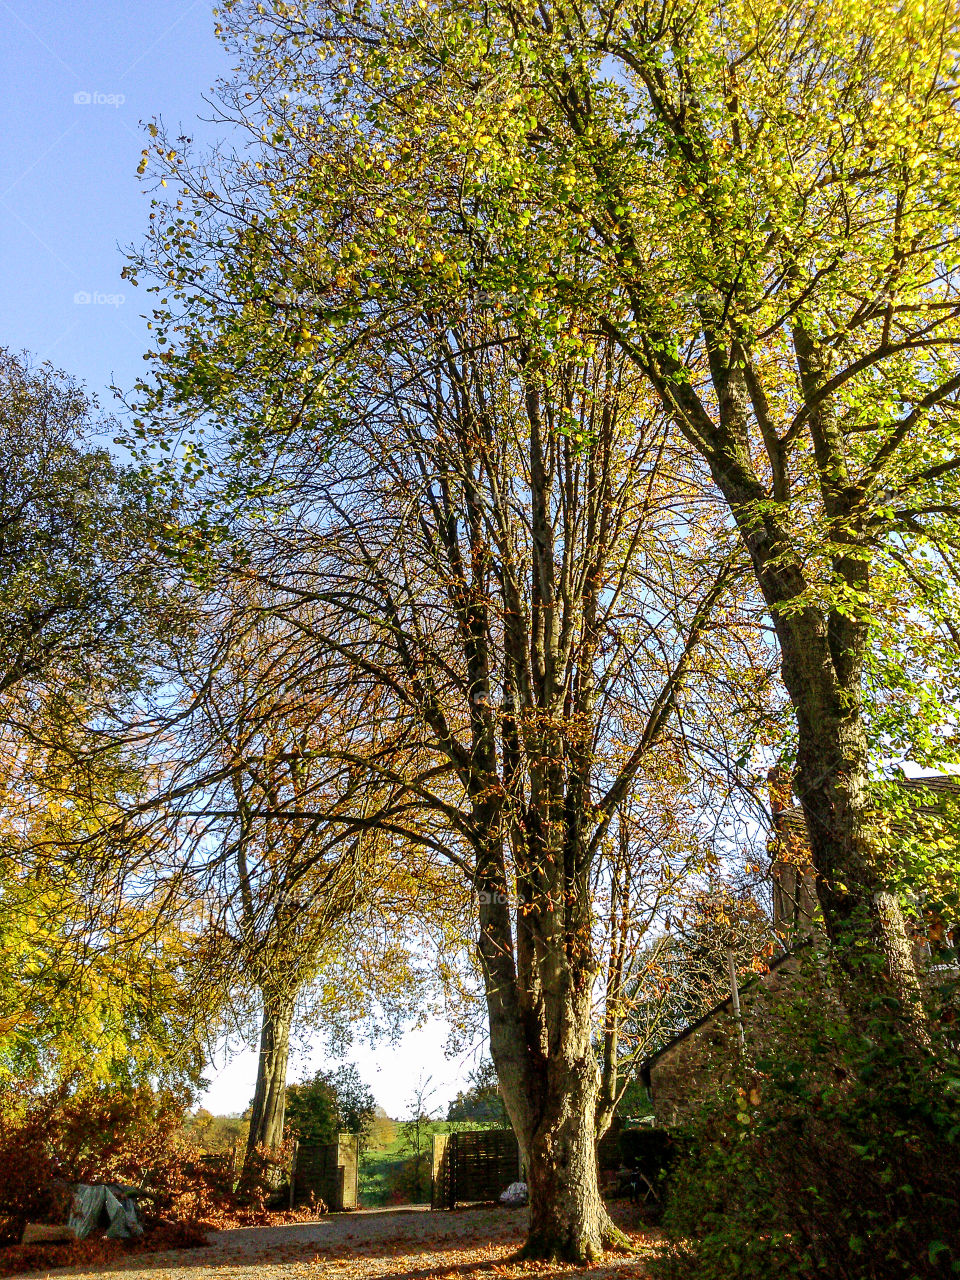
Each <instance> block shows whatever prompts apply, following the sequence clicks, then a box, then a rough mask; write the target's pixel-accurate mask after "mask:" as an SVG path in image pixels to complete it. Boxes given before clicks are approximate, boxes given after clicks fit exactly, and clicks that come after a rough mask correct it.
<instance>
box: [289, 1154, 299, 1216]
mask: <svg viewBox="0 0 960 1280" xmlns="http://www.w3.org/2000/svg"><path fill="white" fill-rule="evenodd" d="M299 1147H300V1143H299V1142H298V1141H297V1139H296V1138H294V1140H293V1153H292V1155H291V1156H290V1208H291V1209H292V1208H293V1202H294V1197H295V1196H296V1185H297V1151H298V1149H299Z"/></svg>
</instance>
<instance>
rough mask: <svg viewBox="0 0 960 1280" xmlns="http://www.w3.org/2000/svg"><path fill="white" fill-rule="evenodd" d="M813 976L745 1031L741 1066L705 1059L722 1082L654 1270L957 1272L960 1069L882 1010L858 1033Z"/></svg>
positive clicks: (725, 1274)
mask: <svg viewBox="0 0 960 1280" xmlns="http://www.w3.org/2000/svg"><path fill="white" fill-rule="evenodd" d="M806 965H807V967H808V968H809V965H810V959H809V958H808V959H807V961H806ZM807 979H808V980H807V981H805V982H802V983H799V984H797V987H798V989H797V990H795V991H794V992H793V993H792V994H791V995H790V996H789V997H784V998H783V999H781V1000H779V1001H778V1002H777V1003H775V1004H773V1005H772V1006H768V1007H767V1009H766V1011H765V1017H764V1020H763V1023H762V1026H761V1027H760V1028H759V1029H756V1028H754V1029H750V1028H748V1043H747V1050H746V1053H745V1055H744V1056H743V1058H742V1059H738V1058H736V1057H735V1056H734V1055H732V1053H731V1050H730V1049H729V1047H728V1048H726V1049H719V1048H718V1049H715V1050H714V1052H715V1055H716V1061H715V1062H714V1063H713V1064H712V1066H713V1071H712V1075H713V1079H714V1080H715V1081H717V1083H716V1085H715V1087H714V1089H713V1092H712V1094H711V1096H710V1097H708V1098H706V1099H704V1100H703V1103H702V1105H701V1107H700V1108H699V1110H698V1111H697V1112H696V1114H694V1115H693V1116H692V1117H691V1119H690V1122H689V1124H688V1132H687V1137H688V1140H689V1142H690V1147H689V1148H688V1153H687V1154H686V1155H685V1156H684V1158H683V1159H682V1160H681V1161H680V1162H679V1165H678V1167H677V1168H676V1170H675V1171H674V1173H673V1175H672V1177H671V1184H670V1194H669V1197H668V1203H667V1207H666V1213H665V1216H664V1227H665V1229H666V1230H667V1232H668V1235H669V1236H670V1237H672V1241H673V1247H672V1250H671V1251H670V1252H669V1253H668V1254H666V1255H665V1256H664V1257H663V1259H662V1260H661V1262H660V1264H659V1274H660V1275H662V1276H665V1277H671V1278H674V1280H681V1278H683V1280H693V1278H695V1280H721V1278H722V1280H728V1278H729V1277H731V1276H736V1277H737V1278H738V1280H754V1277H756V1280H760V1277H763V1280H774V1278H776V1277H788V1276H789V1277H804V1278H805V1277H814V1276H816V1277H825V1276H829V1277H837V1278H838V1280H841V1278H842V1280H848V1278H849V1280H888V1278H891V1280H892V1277H898V1278H900V1277H902V1278H904V1280H909V1278H913V1277H916V1278H918V1280H926V1277H934V1276H939V1277H942V1276H946V1275H950V1274H954V1275H956V1274H960V1214H958V1209H957V1205H958V1202H960V1070H958V1066H957V1063H956V1061H955V1059H954V1057H953V1055H952V1052H951V1050H950V1048H949V1046H948V1045H946V1044H945V1043H941V1044H937V1045H935V1046H934V1047H933V1048H932V1049H931V1051H930V1052H929V1053H928V1054H926V1055H922V1054H918V1053H917V1052H916V1050H915V1049H908V1047H907V1046H906V1045H905V1044H904V1043H903V1041H902V1040H901V1039H900V1038H899V1037H898V1035H897V1033H896V1031H895V1029H894V1026H895V1024H894V1023H893V1022H892V1020H891V1019H890V1018H889V1016H888V1013H889V1009H888V1008H884V1007H883V1005H882V1002H880V1003H879V1004H878V1007H877V1008H876V1009H875V1011H874V1014H875V1016H874V1021H873V1024H872V1026H871V1027H870V1029H869V1030H870V1034H869V1036H858V1035H856V1034H855V1033H854V1032H853V1030H852V1028H851V1027H850V1026H849V1025H848V1024H847V1023H846V1022H845V1020H844V1018H843V1015H842V1013H841V1011H840V1009H839V1007H838V1006H837V1005H836V1003H834V1004H833V1005H832V1006H831V1005H830V1004H829V1001H828V1000H827V999H826V998H825V997H824V995H823V993H822V991H820V993H819V994H818V995H815V996H814V995H811V994H809V993H811V992H816V991H818V988H819V983H818V982H817V980H816V975H815V974H811V973H808V975H807ZM803 992H806V993H808V994H802V993H803ZM724 1055H726V1061H723V1060H722V1059H723V1058H724Z"/></svg>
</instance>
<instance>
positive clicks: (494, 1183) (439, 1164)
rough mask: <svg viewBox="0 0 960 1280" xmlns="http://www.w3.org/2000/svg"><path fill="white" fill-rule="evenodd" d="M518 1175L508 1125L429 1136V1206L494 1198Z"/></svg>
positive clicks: (516, 1151)
mask: <svg viewBox="0 0 960 1280" xmlns="http://www.w3.org/2000/svg"><path fill="white" fill-rule="evenodd" d="M519 1176H520V1148H519V1147H518V1145H517V1140H516V1138H515V1137H514V1135H513V1130H512V1129H463V1130H461V1131H460V1132H459V1133H437V1134H434V1138H433V1184H432V1190H431V1195H430V1207H431V1209H454V1208H456V1206H457V1205H458V1204H476V1203H478V1202H481V1201H488V1200H496V1199H498V1198H499V1196H500V1193H501V1191H503V1190H505V1188H507V1187H508V1186H509V1185H510V1183H511V1182H516V1180H517V1179H518V1178H519Z"/></svg>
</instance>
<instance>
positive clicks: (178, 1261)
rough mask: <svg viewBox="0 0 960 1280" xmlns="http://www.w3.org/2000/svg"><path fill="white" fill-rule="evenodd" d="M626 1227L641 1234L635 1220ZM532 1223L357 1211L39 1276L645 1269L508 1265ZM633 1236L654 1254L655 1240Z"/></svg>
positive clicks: (452, 1274)
mask: <svg viewBox="0 0 960 1280" xmlns="http://www.w3.org/2000/svg"><path fill="white" fill-rule="evenodd" d="M616 1216H617V1217H618V1218H620V1217H621V1214H619V1213H618V1214H617V1215H616ZM624 1226H625V1227H626V1228H627V1229H628V1230H631V1231H632V1232H635V1231H636V1228H635V1227H634V1226H633V1225H632V1224H631V1223H630V1222H624ZM525 1227H526V1211H525V1210H509V1209H499V1208H482V1209H460V1210H456V1211H453V1212H441V1213H431V1212H430V1211H429V1210H427V1209H420V1208H405V1209H360V1210H358V1211H357V1212H355V1213H336V1214H330V1215H329V1216H328V1217H324V1218H321V1219H319V1220H318V1221H317V1222H305V1223H294V1224H291V1225H289V1226H281V1227H238V1228H236V1229H234V1230H232V1231H212V1232H211V1233H210V1236H209V1237H208V1239H209V1243H208V1245H207V1246H206V1248H200V1249H178V1250H174V1251H171V1252H169V1253H152V1254H139V1255H134V1256H132V1257H129V1258H119V1259H117V1260H116V1261H114V1262H111V1263H110V1264H109V1266H107V1267H103V1266H102V1265H100V1266H98V1267H89V1268H78V1269H76V1270H69V1271H68V1270H66V1269H64V1270H60V1269H59V1268H58V1269H57V1270H56V1271H52V1272H34V1273H32V1274H33V1275H34V1276H35V1277H40V1276H43V1277H46V1276H47V1275H49V1276H50V1280H71V1278H72V1277H81V1276H83V1277H87V1278H89V1277H91V1276H100V1277H108V1276H114V1275H120V1274H122V1275H123V1276H124V1277H125V1278H126V1280H281V1278H282V1280H457V1278H458V1277H461V1276H465V1275H466V1276H469V1277H470V1280H487V1278H489V1280H495V1278H496V1280H499V1278H501V1277H517V1278H518V1280H519V1277H522V1276H525V1275H528V1274H530V1275H532V1274H536V1275H537V1276H538V1277H540V1278H541V1280H547V1277H549V1276H550V1275H557V1276H560V1275H562V1276H563V1277H564V1280H574V1277H576V1276H579V1275H583V1276H590V1277H591V1280H606V1278H607V1277H611V1278H612V1277H624V1278H630V1280H633V1278H634V1277H641V1276H644V1275H645V1274H646V1268H645V1264H644V1262H643V1261H642V1258H638V1259H636V1260H634V1259H632V1258H610V1260H609V1262H606V1261H605V1262H604V1263H603V1264H601V1265H599V1266H596V1267H590V1268H587V1269H577V1268H573V1267H553V1266H551V1267H546V1266H545V1264H543V1263H539V1264H528V1265H526V1266H520V1265H518V1266H513V1265H505V1262H506V1259H507V1258H508V1257H509V1255H510V1254H511V1253H513V1252H514V1251H515V1250H516V1248H517V1246H518V1244H519V1243H520V1241H521V1240H522V1239H523V1235H524V1230H525ZM635 1238H637V1240H638V1243H639V1244H640V1246H641V1248H642V1250H643V1252H644V1253H646V1255H647V1256H649V1254H650V1252H651V1247H655V1241H654V1239H653V1237H651V1236H649V1235H646V1236H645V1235H643V1234H641V1235H640V1236H639V1237H635Z"/></svg>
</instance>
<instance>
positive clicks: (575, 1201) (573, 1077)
mask: <svg viewBox="0 0 960 1280" xmlns="http://www.w3.org/2000/svg"><path fill="white" fill-rule="evenodd" d="M576 1024H579V1025H576ZM491 1031H492V1026H491ZM503 1034H504V1028H503V1027H500V1028H499V1034H498V1036H497V1037H496V1040H497V1041H501V1040H502V1039H503ZM562 1040H563V1042H562V1043H561V1044H559V1045H557V1046H555V1047H554V1049H553V1051H552V1052H549V1053H548V1054H547V1055H546V1056H540V1055H539V1054H536V1053H534V1054H531V1053H530V1047H531V1046H529V1045H526V1046H524V1048H526V1050H527V1056H528V1059H529V1058H530V1057H536V1058H537V1059H538V1061H537V1063H536V1069H535V1070H534V1071H532V1072H528V1073H527V1081H526V1084H524V1082H523V1081H522V1080H521V1078H520V1077H519V1076H518V1074H517V1073H516V1072H515V1071H514V1070H512V1069H511V1064H512V1062H513V1061H515V1058H514V1057H513V1056H512V1055H511V1060H510V1061H507V1062H504V1061H503V1060H502V1059H501V1060H500V1061H497V1056H496V1055H495V1058H494V1061H495V1063H496V1066H497V1071H498V1075H499V1078H500V1084H501V1088H502V1090H503V1094H504V1099H505V1101H506V1103H507V1110H508V1112H509V1114H510V1115H511V1119H513V1117H514V1115H517V1116H529V1117H530V1125H529V1128H527V1129H526V1131H524V1132H522V1133H518V1140H519V1142H520V1145H521V1149H522V1151H523V1153H524V1163H525V1168H526V1179H527V1187H528V1191H529V1196H530V1225H529V1229H528V1234H527V1239H526V1242H525V1244H524V1246H523V1248H522V1249H521V1250H520V1253H519V1254H518V1257H520V1258H538V1259H546V1260H549V1261H561V1262H590V1261H595V1260H596V1259H597V1258H599V1257H600V1256H601V1255H602V1253H603V1250H604V1247H605V1246H608V1245H611V1244H616V1245H620V1246H624V1245H627V1246H629V1241H628V1240H627V1239H626V1237H624V1236H623V1235H622V1234H621V1233H620V1232H619V1231H618V1230H617V1229H616V1227H615V1226H614V1225H613V1223H612V1222H611V1221H610V1218H609V1216H608V1214H607V1211H606V1208H605V1207H604V1204H603V1200H602V1199H601V1196H600V1187H599V1180H598V1173H597V1152H596V1131H595V1123H596V1121H595V1107H596V1099H597V1087H598V1084H599V1072H598V1069H597V1063H596V1059H595V1057H594V1054H593V1051H592V1049H591V1047H590V1021H589V1012H587V1013H586V1014H585V1015H581V1014H577V1015H574V1019H573V1021H572V1023H571V1025H569V1027H568V1029H567V1031H566V1032H565V1034H564V1035H563V1037H562ZM493 1042H494V1037H493V1035H491V1043H493ZM519 1095H522V1096H519ZM515 1127H516V1122H515Z"/></svg>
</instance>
